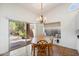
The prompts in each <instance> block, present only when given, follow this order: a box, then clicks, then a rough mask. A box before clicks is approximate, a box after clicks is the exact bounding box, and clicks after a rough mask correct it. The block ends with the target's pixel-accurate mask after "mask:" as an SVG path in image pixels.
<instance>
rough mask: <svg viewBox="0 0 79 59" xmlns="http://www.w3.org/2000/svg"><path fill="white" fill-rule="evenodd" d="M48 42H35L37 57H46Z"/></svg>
mask: <svg viewBox="0 0 79 59" xmlns="http://www.w3.org/2000/svg"><path fill="white" fill-rule="evenodd" d="M47 44H48V42H47V41H45V40H40V41H38V42H37V55H38V56H46V55H48V45H47Z"/></svg>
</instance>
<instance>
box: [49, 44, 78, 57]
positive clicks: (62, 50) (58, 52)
mask: <svg viewBox="0 0 79 59" xmlns="http://www.w3.org/2000/svg"><path fill="white" fill-rule="evenodd" d="M50 56H79V54H78V52H77V51H76V50H74V49H70V48H66V47H62V46H58V45H52V51H50Z"/></svg>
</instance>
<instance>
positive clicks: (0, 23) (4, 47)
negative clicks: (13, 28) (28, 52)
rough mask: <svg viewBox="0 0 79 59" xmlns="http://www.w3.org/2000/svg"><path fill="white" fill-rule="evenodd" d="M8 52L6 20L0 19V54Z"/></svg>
mask: <svg viewBox="0 0 79 59" xmlns="http://www.w3.org/2000/svg"><path fill="white" fill-rule="evenodd" d="M8 51H9V38H8V20H7V19H5V18H2V17H1V18H0V54H3V53H5V52H8Z"/></svg>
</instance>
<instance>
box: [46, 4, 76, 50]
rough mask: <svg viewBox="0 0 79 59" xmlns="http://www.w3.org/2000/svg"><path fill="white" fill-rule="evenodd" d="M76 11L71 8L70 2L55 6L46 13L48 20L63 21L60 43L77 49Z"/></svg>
mask: <svg viewBox="0 0 79 59" xmlns="http://www.w3.org/2000/svg"><path fill="white" fill-rule="evenodd" d="M76 13H77V12H76V11H70V10H69V4H64V5H62V6H60V7H57V8H55V9H54V10H52V12H50V13H48V14H47V15H46V17H47V19H48V22H55V21H60V22H61V40H60V45H62V46H65V47H68V48H73V49H76V35H75V15H76Z"/></svg>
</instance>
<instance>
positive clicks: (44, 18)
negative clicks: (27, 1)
mask: <svg viewBox="0 0 79 59" xmlns="http://www.w3.org/2000/svg"><path fill="white" fill-rule="evenodd" d="M38 21H39V22H40V23H41V24H45V23H46V17H44V15H43V4H42V3H41V14H40V17H39V19H38Z"/></svg>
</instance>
